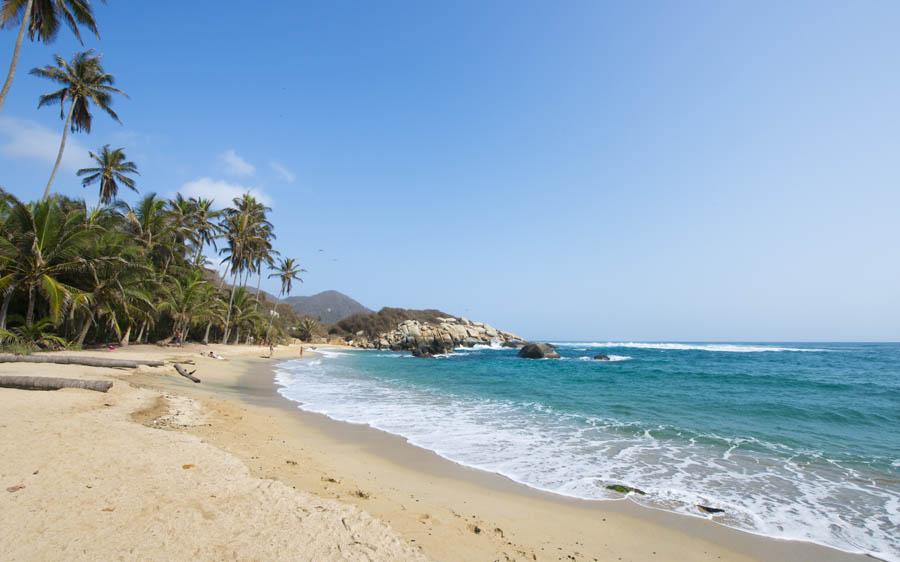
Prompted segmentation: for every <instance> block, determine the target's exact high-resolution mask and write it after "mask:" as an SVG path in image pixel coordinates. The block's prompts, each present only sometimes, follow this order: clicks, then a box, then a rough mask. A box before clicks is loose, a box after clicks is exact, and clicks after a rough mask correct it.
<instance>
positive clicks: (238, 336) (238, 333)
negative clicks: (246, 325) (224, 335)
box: [234, 326, 241, 345]
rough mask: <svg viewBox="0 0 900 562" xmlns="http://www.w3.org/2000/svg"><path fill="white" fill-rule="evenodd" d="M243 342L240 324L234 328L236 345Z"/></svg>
mask: <svg viewBox="0 0 900 562" xmlns="http://www.w3.org/2000/svg"><path fill="white" fill-rule="evenodd" d="M240 344H241V327H240V326H238V327H236V328H235V329H234V345H240Z"/></svg>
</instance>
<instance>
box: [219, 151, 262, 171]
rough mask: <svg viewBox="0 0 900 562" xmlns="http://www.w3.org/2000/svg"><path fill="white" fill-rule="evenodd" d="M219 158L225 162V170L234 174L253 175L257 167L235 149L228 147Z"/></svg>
mask: <svg viewBox="0 0 900 562" xmlns="http://www.w3.org/2000/svg"><path fill="white" fill-rule="evenodd" d="M219 160H221V161H222V163H223V164H225V172H226V173H228V174H231V175H233V176H251V175H253V172H255V171H256V167H255V166H253V164H251V163H250V162H247V161H246V160H244V159H243V158H241V157H240V155H238V153H237V152H235V151H234V149H228V150H226V151H225V152H223V153H222V154H220V155H219Z"/></svg>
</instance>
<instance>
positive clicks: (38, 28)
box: [0, 0, 100, 111]
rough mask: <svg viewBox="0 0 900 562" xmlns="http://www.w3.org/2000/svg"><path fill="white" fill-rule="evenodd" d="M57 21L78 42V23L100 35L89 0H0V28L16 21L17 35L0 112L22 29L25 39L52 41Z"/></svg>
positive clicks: (19, 49)
mask: <svg viewBox="0 0 900 562" xmlns="http://www.w3.org/2000/svg"><path fill="white" fill-rule="evenodd" d="M60 20H62V21H64V22H65V23H66V25H68V26H69V28H70V29H71V30H72V33H74V34H75V37H76V38H77V39H78V41H79V42H81V31H80V30H79V29H78V26H79V25H83V26H85V27H87V28H88V29H90V30H91V31H92V32H93V33H94V35H96V36H98V37H99V36H100V33H99V32H98V31H97V23H96V22H95V21H94V13H93V10H92V9H91V3H90V0H2V4H0V28H5V27H12V26H14V25H16V24H17V23H18V25H19V34H18V36H16V46H15V47H14V48H13V56H12V61H11V62H10V63H9V72H8V73H7V74H6V81H5V82H4V83H3V88H2V89H0V111H3V104H4V102H5V101H6V96H7V94H9V89H10V87H11V86H12V82H13V77H14V76H15V74H16V67H17V66H18V64H19V55H20V54H21V52H22V42H23V40H24V39H25V31H26V30H27V31H28V38H29V39H31V40H32V41H34V40H35V39H37V40H38V41H41V42H42V43H52V42H53V40H54V39H56V35H57V34H58V33H59V27H60V25H59V24H60Z"/></svg>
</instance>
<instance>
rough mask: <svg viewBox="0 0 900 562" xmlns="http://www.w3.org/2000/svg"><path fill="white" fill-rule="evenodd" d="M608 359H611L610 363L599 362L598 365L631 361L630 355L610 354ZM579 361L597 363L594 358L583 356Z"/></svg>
mask: <svg viewBox="0 0 900 562" xmlns="http://www.w3.org/2000/svg"><path fill="white" fill-rule="evenodd" d="M607 357H609V360H608V361H598V363H606V362H610V363H612V362H616V361H628V360H629V359H631V357H629V356H628V355H614V354H609V355H607ZM578 360H579V361H596V360H595V359H594V358H593V357H590V356H582V357H579V358H578Z"/></svg>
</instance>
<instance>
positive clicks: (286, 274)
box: [269, 258, 306, 297]
mask: <svg viewBox="0 0 900 562" xmlns="http://www.w3.org/2000/svg"><path fill="white" fill-rule="evenodd" d="M301 273H306V270H305V269H302V268H301V267H300V264H298V263H297V260H295V259H294V258H283V259H282V260H281V261H280V262H279V263H278V269H276V270H275V272H274V273H271V274H269V279H271V278H272V277H278V278H279V279H280V280H281V296H282V297H284V296H285V295H287V296H290V295H291V289H292V288H293V284H294V281H299V282H301V283H303V279H301V278H300V274H301Z"/></svg>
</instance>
